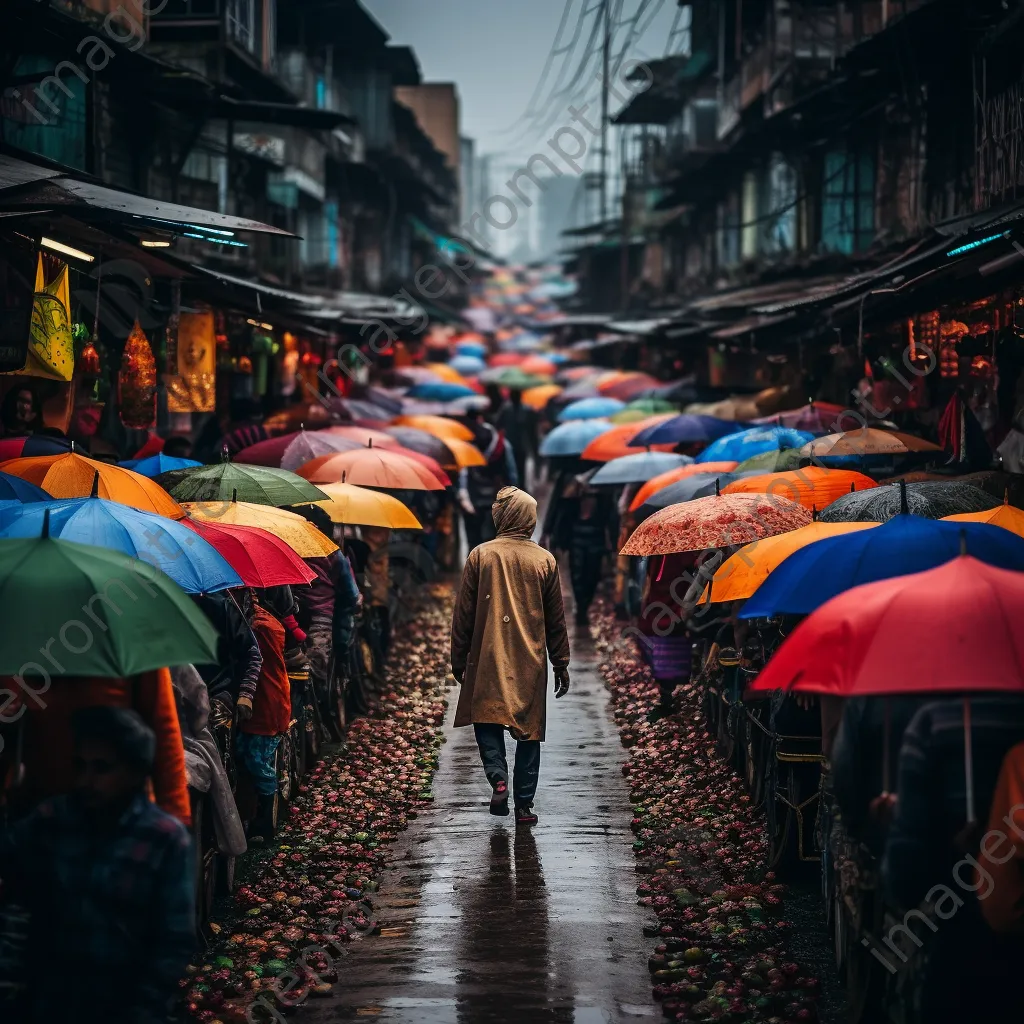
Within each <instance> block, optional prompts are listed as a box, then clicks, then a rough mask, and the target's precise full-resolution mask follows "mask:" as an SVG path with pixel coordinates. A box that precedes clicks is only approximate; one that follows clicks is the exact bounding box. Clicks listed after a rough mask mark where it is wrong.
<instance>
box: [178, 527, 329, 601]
mask: <svg viewBox="0 0 1024 1024" xmlns="http://www.w3.org/2000/svg"><path fill="white" fill-rule="evenodd" d="M181 522H182V525H183V526H187V527H188V528H189V529H190V530H192V531H193V532H194V533H198V534H199V536H200V537H202V538H203V540H205V541H208V542H209V543H210V544H212V545H213V546H214V547H215V548H216V549H217V550H218V551H219V552H220V553H221V554H222V555H223V556H224V558H225V559H226V560H227V562H228V564H229V565H230V566H231V568H232V569H234V570H235V572H237V573H238V575H239V576H241V577H242V582H243V583H244V584H245V585H246V586H247V587H258V588H261V589H262V588H263V587H281V586H284V585H285V584H295V583H303V584H306V583H311V582H312V581H313V580H314V579H315V578H316V573H315V572H313V570H312V569H310V567H309V566H308V565H307V564H306V563H305V562H304V561H303V560H302V559H301V558H299V556H298V555H297V554H296V553H295V552H294V551H293V550H292V549H291V548H290V547H289V546H288V545H287V544H285V542H284V541H283V540H278V539H277V538H276V537H275V536H274V535H273V534H272V533H269V532H268V531H267V530H260V529H258V528H257V527H255V526H231V525H229V524H227V523H211V522H205V521H200V520H198V519H192V518H191V517H186V518H185V519H182V520H181Z"/></svg>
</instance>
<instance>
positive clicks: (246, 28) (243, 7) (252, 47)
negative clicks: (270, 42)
mask: <svg viewBox="0 0 1024 1024" xmlns="http://www.w3.org/2000/svg"><path fill="white" fill-rule="evenodd" d="M226 16H227V31H228V38H229V39H230V40H231V41H232V42H235V43H238V45H239V46H241V47H242V48H243V49H246V50H248V51H249V53H256V52H257V38H256V0H227V12H226Z"/></svg>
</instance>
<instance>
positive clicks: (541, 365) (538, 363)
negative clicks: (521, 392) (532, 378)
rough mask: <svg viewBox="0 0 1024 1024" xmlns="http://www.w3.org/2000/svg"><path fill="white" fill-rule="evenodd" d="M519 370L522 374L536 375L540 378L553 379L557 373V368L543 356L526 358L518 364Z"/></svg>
mask: <svg viewBox="0 0 1024 1024" xmlns="http://www.w3.org/2000/svg"><path fill="white" fill-rule="evenodd" d="M519 369H520V370H522V371H523V373H536V374H539V375H540V376H541V377H553V376H554V375H555V373H556V372H557V370H558V367H557V366H555V364H554V363H552V362H550V361H549V360H547V359H545V358H544V357H543V356H527V358H526V359H524V360H523V361H522V362H521V363H520V364H519Z"/></svg>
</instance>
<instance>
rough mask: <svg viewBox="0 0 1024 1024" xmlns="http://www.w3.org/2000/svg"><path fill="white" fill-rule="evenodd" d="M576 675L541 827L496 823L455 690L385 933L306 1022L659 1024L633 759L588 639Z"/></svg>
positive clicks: (561, 721) (405, 842) (559, 719)
mask: <svg viewBox="0 0 1024 1024" xmlns="http://www.w3.org/2000/svg"><path fill="white" fill-rule="evenodd" d="M572 672H573V677H572V690H571V691H570V693H569V695H568V696H567V697H566V698H564V699H563V700H561V701H558V702H557V703H556V702H555V701H554V700H552V701H550V703H549V720H548V738H547V742H546V743H545V744H544V748H543V763H542V767H541V785H540V791H539V793H538V797H537V805H536V807H537V811H538V813H539V815H540V823H539V824H538V825H537V826H535V827H534V828H533V829H532V830H530V829H523V828H520V829H518V830H517V829H516V827H515V825H514V819H513V818H512V817H508V818H496V817H492V816H490V815H489V814H488V812H487V802H488V799H489V796H490V788H489V786H488V784H487V782H486V780H485V778H484V776H483V773H482V771H481V768H480V764H479V760H478V754H477V750H476V744H475V741H474V739H473V733H472V730H470V729H458V730H455V729H452V728H451V724H450V723H451V720H452V717H453V715H454V698H455V696H456V693H457V691H455V690H453V691H452V694H451V696H452V699H453V700H452V707H451V708H450V709H449V713H448V718H447V723H446V736H447V743H446V745H445V747H444V748H443V753H442V757H441V764H440V769H439V771H438V773H437V776H436V778H435V782H434V794H435V800H436V803H435V804H434V807H433V809H431V810H429V811H426V812H424V813H422V814H421V815H420V817H419V818H418V819H417V820H416V821H414V822H413V824H412V827H411V828H410V830H409V832H408V833H407V834H406V835H405V836H404V837H403V838H402V839H401V840H400V842H399V847H398V849H397V851H396V853H397V856H396V859H395V863H394V865H393V867H392V869H391V870H390V871H389V872H388V873H387V874H386V875H385V876H384V878H383V880H382V893H381V896H380V899H379V902H378V903H377V905H376V916H377V918H378V919H379V920H380V921H381V922H382V924H383V925H384V927H383V933H382V935H381V937H379V938H373V939H371V940H369V941H366V942H358V943H354V944H353V945H352V946H350V947H348V950H347V953H348V956H347V958H346V963H345V965H344V966H343V968H342V971H343V979H344V980H343V983H342V984H340V985H338V986H336V995H335V996H334V997H332V999H331V1000H330V1001H329V1002H325V1003H318V1004H315V1005H311V1006H310V1007H308V1008H307V1009H305V1010H304V1011H302V1013H303V1019H305V1020H309V1021H315V1022H327V1021H349V1020H355V1019H357V1018H364V1017H375V1018H377V1019H378V1020H381V1021H389V1022H396V1024H397V1022H401V1024H477V1022H480V1024H484V1022H492V1021H493V1022H503V1021H509V1022H513V1021H514V1022H520V1021H531V1022H533V1021H537V1022H544V1021H551V1022H565V1024H606V1022H607V1024H612V1022H619V1021H631V1020H644V1019H647V1020H652V1021H653V1020H658V1019H660V1017H661V1014H660V1012H659V1011H658V1009H657V1008H656V1006H655V1004H654V1003H653V1002H652V1000H651V995H650V985H649V978H648V975H647V971H646V963H645V960H646V955H647V950H646V949H645V948H644V946H645V944H644V942H643V940H642V939H641V929H642V927H643V924H644V921H645V915H644V911H643V909H642V908H641V907H638V906H637V904H636V894H635V886H636V875H635V874H634V860H633V854H632V852H631V843H632V840H633V836H632V835H631V833H630V831H629V821H630V804H629V798H628V792H627V789H626V786H625V784H624V781H623V777H622V773H621V763H622V760H623V759H624V751H623V749H622V747H621V746H620V743H619V737H618V734H617V732H616V729H615V727H614V725H613V723H612V721H611V719H610V717H609V716H608V698H607V691H606V689H605V687H604V685H603V684H602V681H601V679H600V676H599V675H598V672H597V664H596V654H595V652H594V649H593V645H592V643H591V641H590V637H589V636H581V635H578V634H577V635H576V636H574V637H573V661H572ZM510 753H511V751H510Z"/></svg>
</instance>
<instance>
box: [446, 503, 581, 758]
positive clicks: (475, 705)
mask: <svg viewBox="0 0 1024 1024" xmlns="http://www.w3.org/2000/svg"><path fill="white" fill-rule="evenodd" d="M492 514H493V516H494V526H495V530H496V531H497V538H496V539H495V540H492V541H489V542H488V543H486V544H482V545H480V546H479V547H477V548H474V549H473V550H472V551H471V552H470V554H469V558H467V559H466V568H465V570H464V572H463V576H462V587H461V589H460V591H459V597H458V601H457V602H456V605H455V615H454V618H453V620H452V650H451V655H452V672H453V673H454V675H455V677H456V678H461V680H462V691H461V693H460V695H459V706H458V709H457V711H456V713H455V724H456V725H457V726H460V725H473V724H475V723H480V724H482V723H490V724H493V725H502V726H505V727H506V728H507V729H508V730H509V732H510V733H511V734H512V736H513V737H514V738H515V739H521V740H543V739H544V730H545V724H546V719H547V679H548V657H550V659H551V663H552V665H554V666H555V667H556V668H563V667H565V666H567V665H568V664H569V637H568V634H567V633H566V629H565V615H564V613H563V610H562V591H561V587H560V586H559V581H558V566H557V563H556V562H555V558H554V556H553V555H552V554H551V553H550V552H549V551H545V550H544V548H542V547H540V546H539V545H537V544H535V543H534V542H533V541H532V540H530V537H531V536H532V534H533V531H534V528H535V527H536V525H537V502H536V500H535V499H534V498H532V497H530V495H529V494H527V493H526V492H525V491H521V490H519V488H517V487H503V488H502V489H501V490H500V491H499V492H498V496H497V500H496V501H495V502H494V506H493V508H492Z"/></svg>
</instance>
